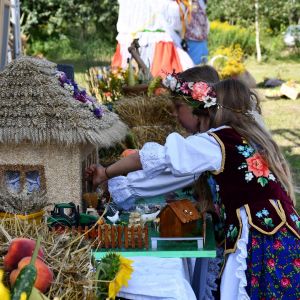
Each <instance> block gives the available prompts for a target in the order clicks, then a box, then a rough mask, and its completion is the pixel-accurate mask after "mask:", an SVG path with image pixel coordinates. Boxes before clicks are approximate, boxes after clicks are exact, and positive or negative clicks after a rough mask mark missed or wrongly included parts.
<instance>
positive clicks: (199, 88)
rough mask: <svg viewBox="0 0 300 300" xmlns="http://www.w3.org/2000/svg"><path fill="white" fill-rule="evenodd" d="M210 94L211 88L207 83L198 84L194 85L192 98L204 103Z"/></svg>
mask: <svg viewBox="0 0 300 300" xmlns="http://www.w3.org/2000/svg"><path fill="white" fill-rule="evenodd" d="M209 92H210V86H209V85H208V84H207V83H205V82H196V83H194V85H193V92H192V98H193V99H194V100H198V101H204V99H205V97H206V96H207V94H208V93H209Z"/></svg>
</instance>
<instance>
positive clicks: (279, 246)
mask: <svg viewBox="0 0 300 300" xmlns="http://www.w3.org/2000/svg"><path fill="white" fill-rule="evenodd" d="M273 247H274V249H276V250H278V249H281V248H282V244H281V242H280V241H279V240H276V241H275V242H274V244H273Z"/></svg>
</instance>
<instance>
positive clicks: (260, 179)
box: [257, 177, 268, 187]
mask: <svg viewBox="0 0 300 300" xmlns="http://www.w3.org/2000/svg"><path fill="white" fill-rule="evenodd" d="M257 182H258V183H259V184H260V185H261V186H262V187H264V186H265V185H266V184H268V179H267V178H265V177H259V178H258V179H257Z"/></svg>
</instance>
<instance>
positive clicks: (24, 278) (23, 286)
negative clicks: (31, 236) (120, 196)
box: [11, 237, 41, 300]
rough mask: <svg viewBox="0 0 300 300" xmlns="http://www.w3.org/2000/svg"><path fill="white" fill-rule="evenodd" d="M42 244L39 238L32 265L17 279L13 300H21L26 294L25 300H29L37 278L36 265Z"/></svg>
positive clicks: (25, 268) (22, 271) (23, 270)
mask: <svg viewBox="0 0 300 300" xmlns="http://www.w3.org/2000/svg"><path fill="white" fill-rule="evenodd" d="M40 244H41V238H40V237H38V239H37V242H36V245H35V248H34V251H33V255H32V257H31V261H30V264H29V265H27V266H26V267H24V268H23V269H22V270H21V272H20V274H19V275H18V277H17V280H16V283H15V285H14V286H13V289H12V295H11V300H20V299H21V295H22V294H23V295H24V293H25V294H26V298H25V299H28V298H29V296H30V294H31V291H32V288H33V285H34V282H35V280H36V277H37V270H36V267H35V265H34V264H35V261H36V258H37V255H38V251H39V248H40ZM23 295H22V297H23Z"/></svg>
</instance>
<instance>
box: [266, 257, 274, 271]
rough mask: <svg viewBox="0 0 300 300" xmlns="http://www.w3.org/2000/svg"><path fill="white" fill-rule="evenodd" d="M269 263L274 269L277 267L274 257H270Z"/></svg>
mask: <svg viewBox="0 0 300 300" xmlns="http://www.w3.org/2000/svg"><path fill="white" fill-rule="evenodd" d="M267 265H268V267H269V268H271V269H274V267H275V261H274V259H273V258H270V259H268V261H267Z"/></svg>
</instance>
